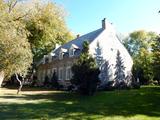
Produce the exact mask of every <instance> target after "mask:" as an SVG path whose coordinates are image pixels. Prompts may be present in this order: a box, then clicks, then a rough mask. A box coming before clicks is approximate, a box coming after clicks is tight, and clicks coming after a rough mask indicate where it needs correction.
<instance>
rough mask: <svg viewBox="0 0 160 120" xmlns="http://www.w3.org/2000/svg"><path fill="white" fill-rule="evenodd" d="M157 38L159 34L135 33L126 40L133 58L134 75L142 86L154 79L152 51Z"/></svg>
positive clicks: (126, 45) (125, 42)
mask: <svg viewBox="0 0 160 120" xmlns="http://www.w3.org/2000/svg"><path fill="white" fill-rule="evenodd" d="M156 38H157V34H156V33H153V32H146V31H134V32H132V33H131V34H130V35H129V37H128V38H126V39H125V40H124V45H125V47H126V48H127V50H128V52H129V53H130V54H131V56H132V58H133V62H134V66H133V74H134V76H135V77H136V78H139V79H140V82H141V83H142V84H148V82H149V80H152V79H153V78H154V74H153V69H152V59H153V58H152V52H151V49H152V45H153V43H154V40H155V39H156Z"/></svg>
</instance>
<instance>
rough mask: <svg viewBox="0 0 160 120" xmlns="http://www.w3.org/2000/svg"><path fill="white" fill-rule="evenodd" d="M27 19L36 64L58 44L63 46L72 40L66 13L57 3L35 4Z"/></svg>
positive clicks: (29, 38)
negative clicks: (65, 18)
mask: <svg viewBox="0 0 160 120" xmlns="http://www.w3.org/2000/svg"><path fill="white" fill-rule="evenodd" d="M33 6H34V7H33V8H32V9H31V11H30V14H29V16H28V17H27V19H25V21H24V22H25V23H26V29H27V30H28V31H29V32H30V34H29V36H28V40H29V43H30V45H31V49H32V53H33V61H34V63H35V62H37V61H39V60H40V59H41V58H42V57H43V56H44V55H46V54H48V53H49V52H50V51H51V50H52V49H54V47H55V45H56V43H58V44H62V43H65V42H67V41H68V40H71V39H72V35H71V33H70V31H69V30H68V28H67V26H66V24H65V20H64V17H65V15H64V11H63V10H62V9H61V8H60V7H58V6H57V5H56V4H55V3H51V2H47V3H44V2H37V3H34V5H33Z"/></svg>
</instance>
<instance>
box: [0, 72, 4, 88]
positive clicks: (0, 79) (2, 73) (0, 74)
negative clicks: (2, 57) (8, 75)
mask: <svg viewBox="0 0 160 120" xmlns="http://www.w3.org/2000/svg"><path fill="white" fill-rule="evenodd" d="M3 80H4V72H3V71H0V87H2V82H3Z"/></svg>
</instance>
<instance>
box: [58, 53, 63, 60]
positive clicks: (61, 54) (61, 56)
mask: <svg viewBox="0 0 160 120" xmlns="http://www.w3.org/2000/svg"><path fill="white" fill-rule="evenodd" d="M59 59H60V60H61V59H63V52H60V53H59Z"/></svg>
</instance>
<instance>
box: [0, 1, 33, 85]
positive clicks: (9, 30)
mask: <svg viewBox="0 0 160 120" xmlns="http://www.w3.org/2000/svg"><path fill="white" fill-rule="evenodd" d="M16 3H17V2H16V1H9V2H8V3H6V2H4V1H2V0H0V16H1V19H0V71H1V72H2V71H3V72H4V76H5V77H6V78H9V77H10V76H11V75H13V74H16V76H17V75H23V76H25V75H26V74H27V70H28V68H29V67H30V65H31V63H32V53H31V49H30V44H29V43H28V39H27V34H28V32H27V31H26V29H25V24H23V22H22V19H19V18H20V17H21V16H22V14H20V13H19V12H18V10H17V9H16V8H14V7H15V5H16ZM13 8H14V9H13ZM17 78H18V77H17ZM17 80H19V79H17ZM19 83H20V85H21V81H19ZM21 86H22V85H21Z"/></svg>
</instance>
